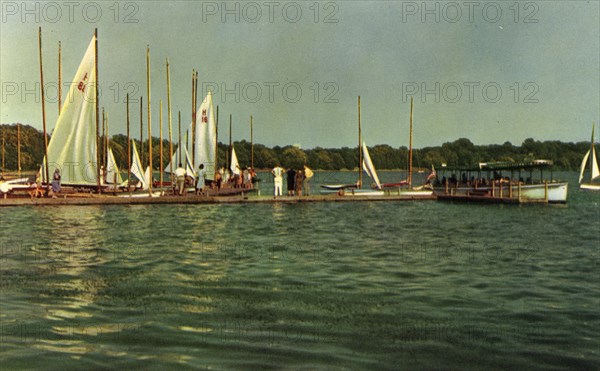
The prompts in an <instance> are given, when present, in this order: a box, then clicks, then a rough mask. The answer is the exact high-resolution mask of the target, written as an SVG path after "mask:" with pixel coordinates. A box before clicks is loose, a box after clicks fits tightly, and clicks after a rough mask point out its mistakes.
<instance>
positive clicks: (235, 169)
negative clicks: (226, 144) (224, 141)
mask: <svg viewBox="0 0 600 371" xmlns="http://www.w3.org/2000/svg"><path fill="white" fill-rule="evenodd" d="M229 169H230V170H231V173H232V174H238V175H240V163H239V162H238V159H237V156H236V154H235V148H233V147H231V167H230V168H229Z"/></svg>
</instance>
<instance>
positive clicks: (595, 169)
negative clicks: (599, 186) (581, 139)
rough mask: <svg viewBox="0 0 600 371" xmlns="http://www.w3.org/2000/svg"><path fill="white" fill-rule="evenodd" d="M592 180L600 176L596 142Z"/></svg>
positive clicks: (593, 154)
mask: <svg viewBox="0 0 600 371" xmlns="http://www.w3.org/2000/svg"><path fill="white" fill-rule="evenodd" d="M590 161H592V180H594V179H596V178H598V177H599V176H600V170H599V169H598V160H597V159H596V150H595V149H594V144H593V143H592V158H591V160H590Z"/></svg>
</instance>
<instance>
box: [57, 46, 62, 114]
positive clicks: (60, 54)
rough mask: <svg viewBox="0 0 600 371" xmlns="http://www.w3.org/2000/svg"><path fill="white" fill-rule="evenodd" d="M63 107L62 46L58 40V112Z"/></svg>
mask: <svg viewBox="0 0 600 371" xmlns="http://www.w3.org/2000/svg"><path fill="white" fill-rule="evenodd" d="M61 107H62V48H61V45H60V41H59V42H58V114H59V115H60V109H61Z"/></svg>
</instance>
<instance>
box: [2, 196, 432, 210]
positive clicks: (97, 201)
mask: <svg viewBox="0 0 600 371" xmlns="http://www.w3.org/2000/svg"><path fill="white" fill-rule="evenodd" d="M435 199H436V197H435V196H433V195H432V196H427V197H422V196H420V197H415V196H397V195H396V196H394V195H391V196H338V195H314V196H281V197H277V198H274V197H273V196H256V195H246V194H243V195H242V194H240V195H235V196H196V195H193V194H188V195H184V196H172V195H168V196H161V197H149V196H144V197H120V196H112V195H96V194H85V195H77V196H75V195H63V196H61V197H57V198H28V197H20V198H16V197H15V198H0V207H7V206H58V205H147V204H151V205H159V204H160V205H164V204H183V205H185V204H240V203H250V204H258V203H263V204H264V203H286V204H297V203H305V202H308V203H311V202H365V201H378V202H383V201H415V200H435Z"/></svg>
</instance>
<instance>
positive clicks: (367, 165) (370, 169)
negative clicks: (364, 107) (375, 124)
mask: <svg viewBox="0 0 600 371" xmlns="http://www.w3.org/2000/svg"><path fill="white" fill-rule="evenodd" d="M358 143H359V149H358V159H359V160H358V161H359V166H358V181H357V182H356V183H355V184H323V185H321V188H324V191H322V192H323V193H334V192H335V193H338V194H340V195H354V196H383V195H384V194H385V193H384V191H383V190H382V189H381V183H380V182H379V177H378V176H377V172H376V171H375V167H374V166H373V162H372V161H371V156H370V155H369V150H368V149H367V145H366V144H365V142H364V141H363V140H362V131H361V126H360V96H359V97H358ZM363 170H364V171H365V172H366V173H367V174H368V175H369V177H371V179H373V181H374V182H375V189H362V188H361V187H362V172H363ZM346 190H348V192H346Z"/></svg>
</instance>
